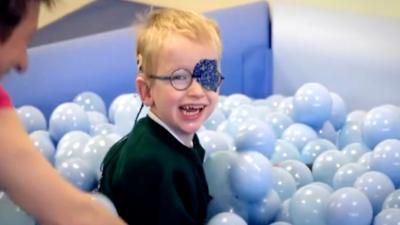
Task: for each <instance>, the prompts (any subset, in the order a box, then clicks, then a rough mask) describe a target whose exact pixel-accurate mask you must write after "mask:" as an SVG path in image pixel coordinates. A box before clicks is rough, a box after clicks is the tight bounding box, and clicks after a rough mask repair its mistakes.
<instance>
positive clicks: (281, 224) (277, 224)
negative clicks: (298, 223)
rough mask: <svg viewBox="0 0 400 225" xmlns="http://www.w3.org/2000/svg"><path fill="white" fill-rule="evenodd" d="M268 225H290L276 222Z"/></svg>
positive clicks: (289, 224)
mask: <svg viewBox="0 0 400 225" xmlns="http://www.w3.org/2000/svg"><path fill="white" fill-rule="evenodd" d="M269 225H291V223H288V222H283V221H278V222H275V223H271V224H269Z"/></svg>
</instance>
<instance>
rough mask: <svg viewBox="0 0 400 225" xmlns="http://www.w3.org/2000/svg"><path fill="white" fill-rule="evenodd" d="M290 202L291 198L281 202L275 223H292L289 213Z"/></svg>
mask: <svg viewBox="0 0 400 225" xmlns="http://www.w3.org/2000/svg"><path fill="white" fill-rule="evenodd" d="M290 200H291V198H289V199H286V200H285V201H283V202H282V204H281V208H280V209H279V211H278V213H277V214H276V216H275V221H279V222H287V223H290V222H291V221H292V219H291V216H290V212H289V205H290Z"/></svg>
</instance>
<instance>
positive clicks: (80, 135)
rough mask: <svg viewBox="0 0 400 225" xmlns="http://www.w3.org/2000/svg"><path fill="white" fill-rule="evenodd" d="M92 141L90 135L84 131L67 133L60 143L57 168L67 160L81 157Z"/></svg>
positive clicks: (56, 158)
mask: <svg viewBox="0 0 400 225" xmlns="http://www.w3.org/2000/svg"><path fill="white" fill-rule="evenodd" d="M90 139H91V137H90V135H89V134H87V133H85V132H83V131H71V132H68V133H66V134H65V135H64V136H63V137H62V138H61V140H60V141H59V142H58V145H57V151H56V154H55V163H54V164H55V165H56V166H57V165H60V164H61V163H62V162H64V161H65V160H67V159H71V158H78V157H80V155H81V153H82V152H83V150H84V149H85V146H86V144H87V143H88V142H89V140H90Z"/></svg>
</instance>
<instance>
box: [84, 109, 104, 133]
mask: <svg viewBox="0 0 400 225" xmlns="http://www.w3.org/2000/svg"><path fill="white" fill-rule="evenodd" d="M86 114H87V115H88V117H89V122H90V127H91V129H93V127H94V126H96V125H97V124H102V123H108V119H107V117H106V116H105V115H104V114H102V113H100V112H97V111H89V112H86Z"/></svg>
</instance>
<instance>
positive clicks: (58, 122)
mask: <svg viewBox="0 0 400 225" xmlns="http://www.w3.org/2000/svg"><path fill="white" fill-rule="evenodd" d="M49 121H50V122H49V133H50V135H51V137H52V138H53V140H54V141H55V142H58V141H59V140H60V139H61V137H62V136H64V134H66V133H68V132H70V131H74V130H80V131H83V132H86V133H89V132H90V122H89V117H88V115H87V114H86V113H85V111H84V110H83V109H82V108H81V107H80V106H79V105H77V104H75V103H63V104H61V105H59V106H57V107H56V108H55V109H54V111H53V112H52V113H51V116H50V120H49Z"/></svg>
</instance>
